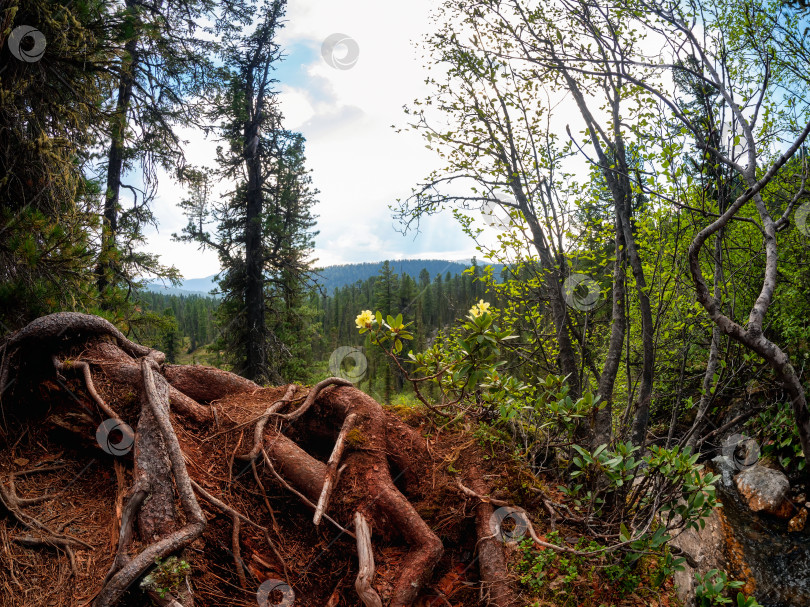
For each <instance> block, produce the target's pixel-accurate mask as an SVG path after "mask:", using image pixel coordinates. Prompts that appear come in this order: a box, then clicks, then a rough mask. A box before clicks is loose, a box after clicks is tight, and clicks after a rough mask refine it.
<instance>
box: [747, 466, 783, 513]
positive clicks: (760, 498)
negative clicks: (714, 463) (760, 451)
mask: <svg viewBox="0 0 810 607" xmlns="http://www.w3.org/2000/svg"><path fill="white" fill-rule="evenodd" d="M734 480H735V481H736V483H737V490H738V491H739V492H740V495H741V496H742V498H743V500H744V501H745V503H746V504H748V507H749V508H750V509H751V510H752V511H753V512H763V511H764V512H767V513H770V514H776V515H777V516H778V515H780V514H782V511H783V510H785V503H786V502H787V505H788V506H790V501H789V500H788V490H789V489H790V481H788V478H787V477H786V476H785V475H784V474H783V473H781V472H780V471H779V470H773V469H771V468H765V467H763V466H752V467H751V468H747V469H745V470H743V471H742V472H740V473H739V474H738V475H737V476H736V477H735V478H734Z"/></svg>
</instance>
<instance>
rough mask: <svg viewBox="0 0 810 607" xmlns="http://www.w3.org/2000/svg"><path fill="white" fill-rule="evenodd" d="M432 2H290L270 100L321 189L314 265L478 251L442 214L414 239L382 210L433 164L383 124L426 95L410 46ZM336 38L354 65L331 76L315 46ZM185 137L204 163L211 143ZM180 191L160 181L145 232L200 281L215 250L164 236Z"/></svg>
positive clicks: (194, 157)
mask: <svg viewBox="0 0 810 607" xmlns="http://www.w3.org/2000/svg"><path fill="white" fill-rule="evenodd" d="M432 4H433V3H431V2H429V1H428V0H417V1H415V2H410V3H407V4H400V5H391V4H389V3H382V2H379V1H376V0H375V1H370V0H353V1H348V2H340V3H327V2H323V0H299V1H296V2H291V3H290V4H289V6H288V10H287V24H286V26H285V28H284V29H283V30H281V33H280V36H279V40H280V42H281V43H282V45H283V47H284V48H285V49H286V50H287V52H288V57H287V59H286V60H285V63H284V64H283V65H281V66H280V68H279V70H278V74H277V77H278V78H279V80H280V84H279V88H280V96H279V100H280V103H281V110H282V113H283V114H284V116H285V126H286V127H287V128H290V129H292V130H297V131H300V132H302V133H303V134H304V136H305V137H306V138H307V164H308V166H309V168H311V169H312V171H313V173H312V176H313V183H314V186H315V187H316V188H317V189H319V190H320V195H319V197H318V198H319V200H320V202H319V204H318V205H317V206H316V208H315V209H314V212H315V213H316V214H317V215H318V225H317V226H316V229H318V230H319V231H320V234H319V235H318V237H317V238H316V249H315V251H314V253H313V257H315V258H318V259H319V262H318V263H319V265H329V264H333V263H347V262H353V261H378V260H381V259H385V258H408V257H440V258H453V259H461V258H469V257H471V256H472V255H474V254H475V248H474V243H472V241H470V240H469V239H468V238H467V237H466V236H465V235H464V234H463V233H462V231H461V229H460V228H459V227H458V225H457V224H456V222H455V220H454V219H453V217H452V216H451V215H450V214H449V213H448V214H445V215H441V216H438V217H432V218H428V219H426V220H425V221H424V222H423V224H422V233H421V234H419V235H416V236H415V237H414V235H413V234H409V235H408V236H403V235H401V234H399V233H397V232H396V231H395V229H394V227H393V226H392V223H393V220H392V217H391V212H390V211H389V210H388V205H390V204H393V203H395V201H396V199H397V198H405V197H407V196H408V195H409V194H410V191H411V188H412V187H414V186H415V185H416V184H417V183H418V182H419V181H420V180H421V179H423V178H424V177H425V176H426V175H427V174H428V173H429V172H430V170H431V169H432V168H433V167H435V165H436V163H437V162H438V159H437V157H436V156H435V154H434V153H433V152H431V151H429V150H427V149H425V147H424V143H423V141H422V139H421V137H420V136H418V135H417V134H415V133H406V132H403V133H400V134H397V133H395V132H394V130H393V129H392V128H391V126H392V125H394V124H396V125H398V126H401V125H403V124H404V122H405V116H404V114H403V112H402V106H403V105H405V104H409V103H411V102H412V101H413V100H414V99H415V98H418V97H423V96H424V95H425V93H426V92H427V89H426V85H425V84H424V71H423V66H422V63H421V60H420V57H419V53H418V52H417V50H416V49H415V47H414V45H413V43H414V41H417V40H420V39H421V38H422V37H423V36H424V35H425V33H427V32H428V31H429V30H430V28H431V21H430V18H429V12H430V8H431V6H432ZM336 32H340V33H344V34H346V35H348V36H350V37H352V38H353V39H354V40H355V41H356V42H357V43H358V45H359V59H358V61H357V63H356V65H355V66H354V67H352V68H351V69H348V70H339V69H335V68H332V67H330V66H329V65H328V64H327V63H326V62H325V61H324V60H323V59H322V57H321V44H322V42H323V40H324V39H326V38H327V36H329V35H330V34H333V33H336ZM338 50H340V49H338ZM184 136H185V138H186V139H189V144H188V145H187V146H186V149H187V153H188V155H189V161H190V162H192V163H193V164H197V165H204V166H209V167H211V166H213V165H214V158H215V149H216V143H214V142H212V141H210V140H205V139H204V138H203V136H202V135H201V133H199V132H194V131H187V132H184ZM184 195H185V193H184V192H183V190H182V189H181V188H179V187H178V186H177V185H176V184H174V183H172V182H171V181H170V180H169V179H168V177H167V176H162V178H161V183H160V190H159V195H158V199H157V200H156V202H155V211H156V214H157V216H158V219H159V221H160V225H161V229H160V232H159V233H150V234H149V235H148V236H149V241H150V249H151V250H153V251H156V252H158V253H161V254H162V255H163V261H164V263H172V264H175V265H176V266H177V267H178V268H179V269H180V271H181V272H182V273H183V274H184V275H185V276H186V277H198V276H205V275H209V274H212V273H214V272H216V271H217V270H218V268H219V265H218V261H217V259H216V255H215V254H214V253H212V252H205V253H201V252H200V251H198V250H197V247H196V245H193V244H181V243H172V242H171V241H170V234H171V233H172V232H179V231H180V230H181V229H182V227H183V225H185V219H184V218H183V217H182V215H181V213H180V212H179V209H177V207H176V206H175V205H176V203H177V202H179V200H180V199H181V198H182V197H183V196H184Z"/></svg>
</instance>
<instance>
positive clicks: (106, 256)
mask: <svg viewBox="0 0 810 607" xmlns="http://www.w3.org/2000/svg"><path fill="white" fill-rule="evenodd" d="M125 5H126V10H127V12H132V11H134V10H135V2H134V1H133V0H126V3H125ZM138 42H139V38H138V36H137V35H133V37H132V38H131V39H129V40H127V42H126V44H125V45H124V57H123V58H122V59H121V80H120V81H119V83H118V98H117V99H116V103H115V114H114V116H113V119H112V125H111V129H110V149H109V152H108V153H107V189H106V191H105V194H104V218H103V226H102V237H101V250H100V251H99V261H98V264H97V266H96V288H97V289H98V291H99V295H100V296H101V298H102V305H104V301H105V298H104V291H105V290H106V289H107V287H108V286H110V284H111V283H113V284H114V283H115V280H116V276H115V274H116V271H117V270H116V263H115V261H114V260H113V256H114V255H115V245H116V238H117V236H118V204H119V200H120V195H121V176H122V174H123V170H124V150H125V147H124V140H125V138H126V131H127V117H128V114H129V107H130V104H131V102H132V90H133V88H134V86H135V72H136V70H137V69H138Z"/></svg>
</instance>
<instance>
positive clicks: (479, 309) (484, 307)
mask: <svg viewBox="0 0 810 607" xmlns="http://www.w3.org/2000/svg"><path fill="white" fill-rule="evenodd" d="M487 312H489V304H488V303H487V302H485V301H484V300H483V299H479V300H478V303H477V304H475V305H474V306H473V307H472V308H470V314H472V316H473V317H474V318H478V317H479V316H483V315H484V314H486V313H487Z"/></svg>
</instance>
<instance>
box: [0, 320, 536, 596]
mask: <svg viewBox="0 0 810 607" xmlns="http://www.w3.org/2000/svg"><path fill="white" fill-rule="evenodd" d="M29 345H36V346H37V348H36V357H35V359H36V361H40V362H36V364H34V363H33V362H31V361H30V360H29V359H28V357H27V355H26V351H28V350H29V348H28V347H27V346H29ZM0 349H2V351H3V357H2V361H3V362H2V366H0V389H2V388H7V387H11V383H12V382H11V380H10V377H11V374H12V372H14V373H15V378H16V377H18V376H23V377H30V379H29V380H27V381H28V382H29V383H28V384H26V385H28V386H44V385H53V388H49V389H51V390H56V391H57V392H58V393H59V394H63V395H64V394H69V395H70V398H67V397H64V396H63V401H60V402H59V404H58V405H54V406H52V407H50V408H49V410H48V411H47V412H45V413H44V415H45V416H46V419H47V421H48V424H49V425H57V426H59V427H61V428H63V429H67V430H68V431H69V432H71V433H72V434H74V435H79V436H82V437H84V438H85V439H86V437H88V436H91V437H92V436H94V431H95V428H94V426H97V425H98V424H99V423H101V422H103V421H104V420H105V419H112V420H115V422H116V424H118V425H119V426H120V427H121V428H122V430H123V431H124V432H126V429H127V428H134V431H133V436H132V437H131V438H132V439H133V441H134V444H133V449H132V451H131V453H129V452H122V453H115V454H114V455H115V456H117V457H116V459H115V460H114V461H115V465H114V468H115V471H114V472H115V477H114V478H115V487H116V489H115V493H114V496H113V497H114V499H112V498H111V502H110V504H111V508H110V510H111V511H112V517H111V524H110V526H109V527H107V529H109V530H110V531H111V532H112V537H113V538H114V543H115V550H114V552H113V553H110V554H109V560H107V561H106V563H108V564H105V565H104V569H103V570H102V572H101V575H99V576H98V578H96V579H101V578H102V576H104V572H105V571H106V576H104V579H103V580H101V584H100V585H99V586H98V587H97V589H96V592H95V596H94V597H91V598H92V605H93V607H113V606H115V605H118V604H121V603H122V602H124V601H127V602H128V604H130V603H129V598H128V597H131V596H132V595H137V594H138V593H140V594H141V595H143V596H145V597H149V598H150V599H151V600H153V601H154V602H155V603H156V604H159V605H167V606H170V607H191V605H192V604H193V603H195V602H196V603H198V604H201V605H214V604H222V605H225V604H230V603H228V600H229V599H228V598H227V597H229V596H230V593H233V592H242V595H241V596H242V597H243V599H244V601H248V603H249V602H250V601H249V600H248V599H249V598H250V597H251V596H255V593H256V586H257V585H258V584H261V583H262V582H263V581H264V580H265V579H268V578H272V577H273V573H274V572H276V573H275V575H277V576H279V577H283V578H284V579H285V580H286V582H287V584H288V585H290V587H291V588H292V587H294V588H295V592H299V591H300V592H303V589H304V588H305V587H311V585H312V584H317V583H316V581H315V578H313V579H312V580H309V579H308V578H303V577H300V576H301V574H300V573H298V574H297V573H296V571H295V567H293V566H291V563H295V564H296V566H297V567H299V568H300V563H301V558H300V556H299V557H297V558H295V557H293V558H291V551H293V550H295V544H294V543H292V544H291V543H289V542H288V541H287V540H286V539H285V537H284V533H285V530H284V529H282V525H280V524H279V522H278V521H277V519H276V514H277V513H278V512H280V513H281V514H282V515H284V516H285V517H289V513H286V512H285V511H284V508H285V507H286V508H289V506H284V504H285V503H288V502H289V501H290V498H288V497H286V496H292V498H293V499H297V500H299V501H300V502H301V503H303V504H304V506H305V507H306V508H308V509H310V511H311V514H310V515H308V516H311V519H310V520H311V521H312V524H311V525H309V526H310V527H311V533H312V534H314V536H313V541H314V542H315V543H317V542H318V541H320V540H319V539H318V538H322V539H323V542H324V543H323V544H322V545H321V550H327V551H328V550H329V549H330V547H331V546H332V545H333V544H335V543H336V542H344V541H346V540H347V539H348V538H353V540H354V546H355V547H356V550H357V561H356V562H357V564H358V565H357V567H358V569H357V573H356V575H355V576H353V577H354V579H355V583H354V589H353V590H352V592H355V593H356V595H355V596H354V597H353V598H352V599H350V600H348V603H349V604H358V603H357V601H360V603H362V604H363V605H364V606H365V607H382V605H384V604H385V605H387V606H389V607H411V606H412V605H414V604H415V602H416V600H417V597H418V596H419V595H420V592H422V591H423V589H429V588H430V584H431V579H432V577H433V574H434V570H435V569H436V568H437V566H438V565H439V563H440V561H441V559H442V555H443V552H444V546H443V543H442V541H441V540H440V538H439V536H438V535H437V533H436V532H435V531H434V530H433V529H432V528H431V525H430V524H428V522H427V521H426V519H425V518H424V517H423V515H421V514H420V512H419V511H418V510H417V505H418V504H419V503H421V502H420V500H423V499H425V498H426V497H427V496H429V495H430V496H434V498H435V495H437V494H438V493H437V492H441V491H443V489H442V486H446V485H447V483H448V478H447V473H446V472H445V471H444V467H446V466H445V464H444V463H442V462H441V460H439V461H438V462H437V461H435V458H434V457H433V455H432V454H431V449H432V448H431V447H430V445H429V443H428V441H427V439H425V437H424V436H423V435H422V434H421V432H420V431H419V430H417V429H415V428H412V427H411V426H409V425H408V424H406V423H404V422H403V421H402V420H401V419H399V418H398V417H397V416H395V415H393V414H392V413H390V412H387V411H385V410H384V409H383V408H382V407H381V406H380V405H379V404H378V403H377V402H376V401H375V400H374V399H372V398H371V397H369V396H368V395H366V394H364V393H363V392H361V391H359V390H357V389H355V388H354V387H353V386H352V385H351V384H350V383H349V382H347V381H345V380H342V379H339V378H328V379H326V380H324V381H322V382H320V383H318V384H317V385H315V386H313V387H312V388H310V389H309V390H305V388H302V387H300V386H296V385H294V384H291V385H289V386H286V387H285V388H281V389H270V388H262V387H260V386H258V385H256V384H254V383H253V382H250V381H248V380H245V379H243V378H241V377H239V376H236V375H234V374H232V373H228V372H227V371H222V370H219V369H214V368H211V367H203V366H177V365H162V362H163V358H164V357H163V355H162V354H161V353H159V352H156V351H155V350H150V349H149V348H145V347H143V346H139V345H137V344H134V343H132V342H130V341H129V340H127V339H126V338H125V337H124V336H123V335H122V334H121V333H120V332H119V331H118V330H117V329H115V327H113V326H112V325H111V324H110V323H108V322H107V321H104V320H103V319H100V318H96V317H92V316H88V315H83V314H73V313H64V314H55V315H51V316H48V317H44V318H42V319H38V320H37V321H35V322H34V323H31V325H29V326H28V327H26V328H24V329H23V330H21V331H19V332H17V333H15V334H12V335H11V336H9V337H8V338H7V339H6V340H5V341H4V342H3V343H1V344H0ZM31 360H34V359H31ZM43 361H47V365H48V367H50V369H48V368H46V367H45V365H44V364H43ZM54 368H55V370H56V372H57V374H60V373H61V374H64V375H65V377H64V379H61V378H60V377H59V375H57V379H58V382H57V384H53V382H51V383H50V384H48V383H47V382H48V381H50V379H51V378H52V377H53V375H52V374H53V371H54ZM71 370H76V371H79V372H80V375H79V376H78V377H77V376H76V375H74V374H72V373H68V371H71ZM77 381H80V382H81V383H80V384H78V388H76V387H75V386H76V382H77ZM66 382H68V383H70V382H73V384H72V387H71V390H67V385H66ZM13 387H14V389H13V390H12V389H10V390H8V391H7V392H8V393H7V394H6V395H4V398H5V399H8V400H9V402H11V403H12V404H13V403H14V402H18V401H20V399H23V398H25V394H27V393H26V392H24V391H23V390H22V389H19V393H15V390H16V389H17V386H16V385H15V386H13ZM29 389H30V388H29ZM12 394H13V398H11V399H9V397H10V395H12ZM85 394H86V395H89V401H86V400H85V399H87V396H84V395H85ZM4 402H5V401H4ZM84 402H89V406H87V405H84ZM297 403H300V404H299V405H298V406H297V407H296V404H297ZM77 404H78V405H82V407H77ZM94 405H95V407H94ZM96 407H97V408H96ZM103 447H104V446H103V445H102V448H103ZM468 447H469V444H465V445H462V446H461V448H468ZM434 448H435V447H434ZM457 451H458V448H457ZM99 453H100V451H99ZM108 453H109V451H108ZM327 458H328V459H327ZM323 460H326V463H324V461H323ZM59 469H60V467H59V466H53V467H48V466H46V467H43V468H41V469H39V471H48V470H51V471H56V470H59ZM27 472H28V471H21V472H17V473H15V474H16V475H18V476H19V475H23V474H27ZM15 474H12V475H10V477H8V481H7V482H6V483H3V482H0V502H2V505H3V506H4V507H5V509H6V510H7V511H8V512H9V513H10V514H11V517H12V518H13V519H14V520H15V521H16V525H19V526H20V527H22V529H23V530H25V533H22V534H20V533H17V534H16V535H15V536H12V539H14V540H16V541H17V542H18V543H20V544H22V545H27V546H42V545H48V546H51V547H55V548H57V549H58V550H61V551H62V552H64V553H65V554H67V555H68V557H69V559H70V560H71V566H72V570H73V574H74V576H75V575H76V571H77V569H76V567H77V566H76V560H75V558H74V553H73V550H74V549H78V550H98V549H99V547H98V546H93V545H91V544H90V543H88V542H85V541H84V540H82V539H79V538H76V537H73V536H71V535H68V534H66V533H63V532H61V530H57V529H54V528H52V527H50V526H48V525H47V524H46V523H43V522H41V521H40V520H39V519H38V518H37V517H36V516H34V515H32V514H29V513H27V512H26V510H27V509H29V508H31V509H33V508H36V507H37V506H38V505H41V504H43V503H45V502H46V501H47V500H49V499H52V497H53V495H54V494H52V493H43V494H41V495H39V496H33V497H26V498H23V497H19V496H17V494H16V491H15V485H14V477H15ZM476 474H478V476H476V475H475V474H473V475H472V476H468V479H467V481H466V482H467V483H468V484H469V486H470V487H471V488H469V489H468V488H467V487H466V486H465V485H462V484H459V487H461V488H462V490H466V491H465V495H466V497H468V498H474V499H476V505H475V507H474V509H475V514H476V517H475V520H476V529H477V530H478V537H479V541H478V543H477V549H478V553H479V561H478V565H479V567H477V569H480V573H481V582H482V588H483V590H484V592H485V594H486V596H487V597H488V599H489V603H490V604H492V605H495V606H496V607H507V606H508V605H513V604H514V603H515V600H516V599H515V595H514V593H513V592H512V589H511V588H510V585H509V583H508V578H507V574H506V565H505V562H504V556H503V550H502V545H501V544H500V543H499V542H498V541H497V540H495V539H494V538H492V537H485V536H486V534H487V533H488V530H489V517H490V516H491V514H492V511H493V508H492V505H493V504H495V503H496V502H495V501H494V500H491V499H489V498H485V497H483V496H484V495H485V494H486V493H487V490H488V489H487V487H486V486H485V485H484V484H483V481H482V480H481V478H482V477H481V476H480V473H477V472H476ZM437 479H438V480H437ZM442 495H444V494H442ZM197 496H199V498H200V500H201V501H202V502H203V503H204V504H205V505H206V509H207V510H206V511H207V514H208V517H206V515H205V514H204V513H203V510H202V508H201V506H200V503H198V501H197ZM442 499H448V500H455V502H457V503H458V508H456V509H455V510H452V509H451V510H452V511H454V512H455V511H457V512H458V513H459V515H454V516H456V519H455V520H457V522H456V523H455V524H456V525H464V524H466V523H465V522H464V519H463V502H464V498H461V499H459V496H458V494H457V493H456V494H453V492H452V491H451V492H450V493H449V494H448V497H447V498H442ZM279 500H281V505H279ZM293 503H294V502H293ZM279 508H281V510H279ZM428 511H430V508H428ZM321 519H325V520H326V521H328V522H329V525H319V523H320V521H321ZM302 524H306V523H304V522H303V521H302ZM372 528H373V529H374V533H373V534H372ZM286 529H289V524H287V527H286ZM335 529H336V530H337V535H336V536H334V534H335V531H334V530H335ZM223 531H225V533H224V534H223V533H222V532H223ZM532 532H533V531H532ZM4 533H5V531H4ZM329 534H332V536H331V539H329V540H328V541H327V539H328V537H330V536H329ZM372 535H373V537H374V541H375V542H383V544H382V545H385V546H390V545H399V546H403V545H404V552H400V553H398V554H400V556H399V557H398V558H397V559H396V560H395V561H393V562H394V563H395V564H393V565H388V566H385V561H386V559H385V558H384V559H383V564H384V570H385V571H386V576H387V577H386V582H385V584H384V585H383V586H384V588H385V590H384V591H383V590H381V588H382V587H377V581H375V580H378V579H379V578H380V577H381V574H380V573H379V571H377V570H376V569H375V555H374V553H375V547H374V544H373V543H372ZM3 537H6V536H5V535H3ZM107 537H109V536H107ZM274 538H275V540H274ZM341 545H346V546H351V544H341ZM473 548H475V546H474V545H472V544H471V545H470V549H473ZM220 549H221V550H224V551H227V553H228V555H229V558H228V555H226V554H225V553H221V552H220V556H217V557H214V556H211V557H210V562H212V563H213V562H216V563H217V567H218V569H217V570H216V572H213V571H210V572H209V571H207V570H203V571H201V570H200V569H199V568H198V565H197V564H196V563H195V562H192V573H193V575H194V579H191V578H190V577H184V579H183V580H182V582H181V583H179V584H178V583H177V580H175V581H174V582H173V583H174V586H172V588H171V592H170V593H168V594H165V593H159V592H157V588H150V587H148V586H143V587H141V584H139V582H141V581H142V580H143V578H144V576H145V575H146V574H148V573H150V572H151V573H150V575H155V574H156V570H155V569H153V567H154V565H155V562H156V560H160V559H166V558H167V557H169V556H176V557H178V558H180V559H185V558H189V559H190V560H192V561H194V560H195V559H197V560H199V559H201V558H202V559H203V560H204V561H205V562H209V560H208V557H207V552H208V551H211V550H215V551H220ZM339 552H340V551H339ZM223 557H224V558H223ZM313 557H314V558H315V560H317V557H318V553H317V552H315V553H314V554H313V555H312V556H310V557H309V558H310V559H313ZM352 562H354V561H353V559H352V560H351V561H350V562H347V563H346V565H345V566H344V567H354V565H352V564H350V563H352ZM223 563H229V564H228V565H227V567H226V568H225V569H223V566H224V565H223ZM228 568H230V571H228ZM308 569H309V566H307V570H308ZM375 572H376V574H375ZM305 573H306V571H305V572H304V574H305ZM198 575H201V576H202V577H203V578H204V579H200V580H199V581H197V579H198ZM297 575H298V577H296V576H297ZM225 577H227V578H228V579H227V580H226V579H224V578H225ZM336 579H339V580H341V581H340V582H338V585H337V586H334V584H335V581H336ZM351 579H352V576H349V575H348V571H343V570H341V572H340V575H339V576H338V577H337V578H335V579H333V580H332V582H331V585H330V586H329V588H330V590H329V595H328V596H324V600H323V602H322V603H320V605H323V604H331V605H334V604H337V603H338V602H339V600H340V596H341V593H342V592H345V588H344V589H342V587H343V581H342V580H351ZM212 580H213V582H212ZM14 581H17V583H19V582H18V580H16V578H15V580H14ZM211 583H213V584H215V585H218V584H223V585H222V586H221V588H222V590H220V591H219V592H220V594H219V595H218V596H219V598H218V599H216V600H213V599H212V598H206V599H201V598H200V597H201V594H200V592H201V588H203V590H205V589H206V588H208V589H209V590H210V585H211ZM349 583H350V582H347V584H349ZM206 584H208V586H206ZM197 586H199V587H197ZM195 587H196V588H195ZM332 588H334V590H331V589H332ZM192 589H193V590H192ZM206 596H209V597H213V596H215V594H213V593H209V594H208V595H206ZM240 600H241V599H240ZM253 600H255V599H253ZM445 602H446V600H445ZM234 604H245V603H244V602H242V603H234ZM297 604H298V603H297ZM300 604H301V606H302V607H306V606H307V605H310V604H313V603H308V602H306V601H303V602H301V603H300ZM341 604H343V603H341ZM465 604H467V603H465ZM469 604H472V603H469Z"/></svg>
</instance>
